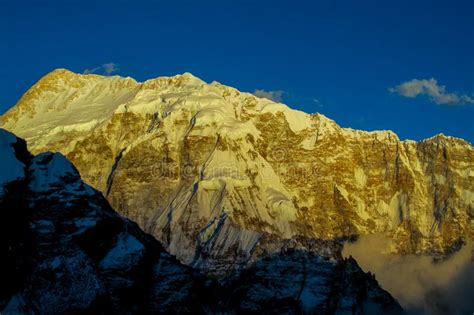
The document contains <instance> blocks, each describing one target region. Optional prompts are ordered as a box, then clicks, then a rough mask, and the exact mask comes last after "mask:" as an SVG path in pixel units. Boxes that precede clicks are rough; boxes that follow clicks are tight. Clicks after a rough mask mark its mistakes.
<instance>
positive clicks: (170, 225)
mask: <svg viewBox="0 0 474 315" xmlns="http://www.w3.org/2000/svg"><path fill="white" fill-rule="evenodd" d="M0 126H2V127H3V128H6V129H8V130H11V131H13V132H15V133H17V134H18V135H20V136H22V137H25V139H26V140H27V141H28V145H29V147H30V149H31V150H32V152H34V153H39V152H42V151H44V150H52V151H59V152H62V153H63V154H64V155H66V156H67V157H68V158H69V159H70V160H71V161H72V162H73V163H74V165H75V166H76V167H77V168H78V170H79V171H80V173H81V175H82V176H83V178H84V179H85V181H86V182H87V183H89V184H90V185H92V186H93V187H95V188H96V189H98V190H100V191H101V192H102V193H103V194H104V195H105V196H106V197H107V199H108V200H109V202H110V203H111V205H112V207H113V208H114V209H115V210H117V211H118V212H119V213H121V214H123V215H125V216H127V217H128V218H130V219H132V220H134V221H136V222H137V223H138V224H139V226H140V227H141V228H142V229H144V230H145V231H146V232H148V233H151V234H152V235H154V236H155V237H156V238H157V239H159V240H160V241H161V242H162V243H163V244H164V245H165V246H166V248H167V249H168V250H169V251H170V252H171V253H172V254H175V255H177V257H178V258H179V259H180V260H181V261H182V262H184V263H187V264H195V265H200V266H208V268H211V269H212V266H210V263H208V262H207V263H206V262H203V259H204V258H205V257H209V256H212V257H214V258H215V259H213V261H214V262H219V261H226V260H230V258H229V257H235V256H238V259H243V260H245V259H246V258H248V257H250V256H252V255H253V254H252V252H253V251H254V250H255V249H256V248H257V247H258V244H259V242H260V241H261V237H262V235H273V236H274V237H278V238H281V239H290V238H294V237H297V236H302V237H308V238H316V239H322V240H333V239H336V238H340V237H349V236H351V235H363V234H370V233H376V232H382V233H386V234H387V235H389V236H390V237H391V238H392V239H394V240H395V244H396V248H394V251H396V252H399V253H418V254H433V255H437V256H446V255H448V254H449V253H450V252H452V251H455V250H457V248H459V246H461V245H462V244H463V242H464V239H465V238H466V237H467V236H468V234H470V236H471V237H473V236H474V235H473V234H472V233H473V231H472V227H471V224H472V220H473V216H474V149H473V147H472V146H471V145H470V144H469V143H467V142H466V141H464V140H461V139H457V138H452V137H446V136H443V135H437V136H435V137H433V138H430V139H426V140H423V141H421V142H415V141H409V140H406V141H400V140H399V139H398V137H397V136H396V135H395V134H394V133H393V132H390V131H373V132H365V131H358V130H353V129H348V128H341V127H340V126H338V125H337V124H336V123H335V122H334V121H332V120H330V119H328V118H326V117H324V116H323V115H320V114H311V115H310V114H306V113H303V112H299V111H296V110H292V109H290V108H288V107H287V106H285V105H283V104H279V103H275V102H273V101H270V100H267V99H262V98H258V97H255V96H254V95H251V94H248V93H242V92H239V91H238V90H236V89H233V88H230V87H227V86H224V85H222V84H220V83H217V82H212V83H211V84H207V83H205V82H203V81H202V80H200V79H198V78H196V77H194V76H192V75H191V74H188V73H186V74H183V75H178V76H175V77H161V78H157V79H152V80H148V81H146V82H143V83H139V82H136V81H135V80H133V79H131V78H121V77H118V76H113V77H102V76H97V75H81V74H75V73H72V72H70V71H67V70H64V69H60V70H56V71H53V72H52V73H50V74H48V75H47V76H45V77H44V78H42V79H41V80H40V81H39V82H38V83H37V84H35V85H34V86H33V87H32V88H31V89H30V90H29V91H28V92H26V93H25V95H24V96H23V97H22V98H21V99H20V100H19V102H18V103H17V104H16V105H15V107H13V108H12V109H11V110H10V111H8V112H7V113H6V114H5V115H3V116H2V117H1V120H0ZM229 253H233V254H232V255H230V254H229ZM235 253H237V254H235ZM229 255H230V256H229ZM232 259H233V258H232Z"/></svg>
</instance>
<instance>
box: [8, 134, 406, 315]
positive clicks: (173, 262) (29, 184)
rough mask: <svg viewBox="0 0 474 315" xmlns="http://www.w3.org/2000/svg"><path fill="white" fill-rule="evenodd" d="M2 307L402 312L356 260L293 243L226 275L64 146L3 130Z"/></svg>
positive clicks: (12, 310) (34, 310)
mask: <svg viewBox="0 0 474 315" xmlns="http://www.w3.org/2000/svg"><path fill="white" fill-rule="evenodd" d="M0 174H1V175H2V176H1V177H0V255H1V257H2V259H1V261H0V277H1V279H2V281H1V282H0V312H1V313H2V314H79V313H84V314H90V313H98V314H148V313H167V314H169V313H180V314H181V313H193V314H196V313H198V314H200V313H252V312H253V313H256V312H259V313H261V312H286V313H301V312H309V313H316V314H336V313H337V314H380V313H390V314H398V313H401V311H402V310H401V308H400V306H399V305H398V303H397V302H396V301H395V300H394V299H393V298H392V297H391V296H390V294H388V293H387V292H386V291H384V290H383V289H381V288H380V287H379V286H378V284H377V281H375V279H374V278H373V276H372V275H370V274H366V273H364V272H362V270H361V269H360V268H359V267H358V265H357V263H356V262H355V261H354V260H353V259H329V258H327V257H322V256H319V255H317V254H315V253H313V252H310V251H305V250H301V249H297V248H296V247H291V246H288V245H287V246H286V247H285V249H283V250H281V251H279V252H276V253H273V254H271V255H266V256H265V258H264V259H262V260H260V261H257V262H256V263H254V264H252V265H251V266H249V268H246V269H243V270H241V271H240V272H239V273H235V274H233V275H230V276H228V277H226V278H224V280H223V284H221V283H219V282H217V281H216V280H213V279H210V278H206V277H205V276H203V275H201V274H200V273H199V272H198V271H197V270H194V269H192V268H191V267H188V266H185V265H182V264H181V263H180V262H179V261H178V260H177V259H175V258H174V257H173V256H171V255H169V254H168V253H167V252H166V251H165V249H164V248H163V247H162V246H161V244H160V243H159V242H158V241H156V240H155V239H154V238H153V237H152V236H150V235H148V234H146V233H144V232H143V231H142V230H141V229H140V228H139V227H138V226H137V224H135V223H133V222H131V221H130V220H128V219H126V218H124V217H122V216H120V215H119V214H117V213H116V212H115V211H114V210H113V209H112V208H111V207H110V205H109V204H108V202H107V200H106V199H105V198H104V197H103V196H102V194H101V193H100V192H98V191H96V190H95V189H93V188H92V187H90V186H89V185H87V184H85V183H84V182H83V181H82V180H81V178H80V176H79V173H78V171H77V170H76V168H75V167H74V166H73V165H72V164H71V163H70V162H69V161H68V160H67V159H66V158H65V157H64V156H63V155H61V154H60V153H50V152H46V153H41V154H39V155H36V156H33V155H31V154H30V153H29V152H28V150H27V148H26V143H25V141H24V140H22V139H19V138H17V137H16V136H14V135H13V134H11V133H9V132H7V131H5V130H3V129H0Z"/></svg>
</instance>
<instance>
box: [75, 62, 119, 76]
mask: <svg viewBox="0 0 474 315" xmlns="http://www.w3.org/2000/svg"><path fill="white" fill-rule="evenodd" d="M117 71H119V67H118V64H116V63H113V62H109V63H104V64H102V65H100V66H98V67H95V68H92V69H86V70H84V74H89V73H100V74H105V75H111V74H113V73H116V72H117Z"/></svg>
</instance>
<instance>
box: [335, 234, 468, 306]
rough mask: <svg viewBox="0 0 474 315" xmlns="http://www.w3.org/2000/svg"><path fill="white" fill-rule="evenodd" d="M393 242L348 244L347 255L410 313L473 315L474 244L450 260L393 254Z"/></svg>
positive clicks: (366, 239)
mask: <svg viewBox="0 0 474 315" xmlns="http://www.w3.org/2000/svg"><path fill="white" fill-rule="evenodd" d="M390 247H391V241H390V240H389V239H388V238H386V237H385V236H382V235H369V236H363V237H361V238H360V239H359V240H358V241H357V242H355V243H352V244H346V245H345V246H344V250H343V255H344V257H348V256H349V255H351V256H352V257H354V258H355V259H356V260H357V262H358V263H359V265H360V266H361V267H362V269H364V271H370V272H372V273H374V274H375V277H376V279H377V281H378V282H379V284H380V285H381V286H382V287H383V288H384V289H386V290H387V291H388V292H390V293H391V294H392V295H393V296H394V297H395V298H396V299H397V300H398V301H399V302H400V304H401V305H402V307H403V308H404V309H405V310H406V311H407V312H408V314H428V315H442V314H472V312H473V311H474V299H473V298H472V297H473V292H474V261H473V247H472V241H469V242H467V244H466V245H465V246H464V247H463V248H462V249H461V250H460V251H458V252H457V253H455V254H454V255H453V256H452V257H451V258H449V259H448V260H446V261H442V262H437V263H434V262H433V260H432V259H431V258H430V257H426V256H416V255H407V256H398V255H393V254H389V252H390Z"/></svg>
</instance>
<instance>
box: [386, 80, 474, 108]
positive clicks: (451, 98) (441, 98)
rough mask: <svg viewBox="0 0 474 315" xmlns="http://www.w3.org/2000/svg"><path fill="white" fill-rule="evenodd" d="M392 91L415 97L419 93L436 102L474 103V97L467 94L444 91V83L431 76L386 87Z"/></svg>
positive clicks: (447, 103) (450, 103)
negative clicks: (427, 78)
mask: <svg viewBox="0 0 474 315" xmlns="http://www.w3.org/2000/svg"><path fill="white" fill-rule="evenodd" d="M388 90H389V91H390V92H392V93H397V94H399V95H401V96H404V97H409V98H415V97H417V96H419V95H427V96H428V97H429V98H430V100H431V101H432V102H434V103H436V104H440V105H441V104H443V105H460V104H474V98H473V97H471V96H468V95H460V94H457V93H448V92H446V87H445V86H444V85H439V84H438V81H436V80H435V79H433V78H431V79H429V80H426V79H423V80H418V79H413V80H410V81H407V82H404V83H402V84H400V85H397V86H396V87H392V88H389V89H388Z"/></svg>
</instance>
